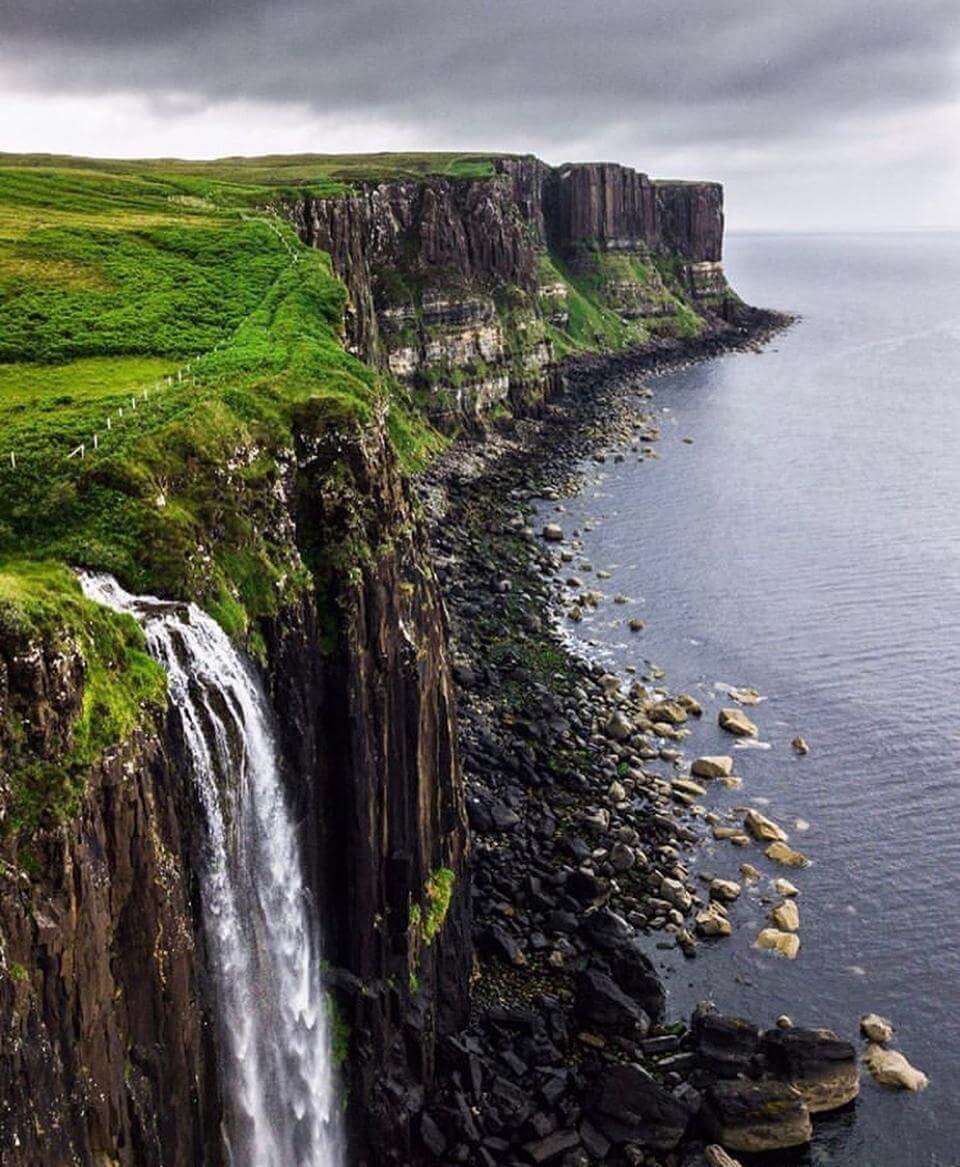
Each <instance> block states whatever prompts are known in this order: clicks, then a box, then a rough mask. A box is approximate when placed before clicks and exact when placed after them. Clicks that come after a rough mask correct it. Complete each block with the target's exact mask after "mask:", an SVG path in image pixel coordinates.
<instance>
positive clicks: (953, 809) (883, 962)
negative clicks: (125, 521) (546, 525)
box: [564, 232, 960, 1167]
mask: <svg viewBox="0 0 960 1167" xmlns="http://www.w3.org/2000/svg"><path fill="white" fill-rule="evenodd" d="M725 265H726V270H727V274H728V277H729V279H730V281H731V283H732V284H733V286H734V287H735V288H736V289H737V291H738V292H739V293H740V294H741V295H742V296H743V297H744V299H746V300H747V301H748V302H750V303H753V304H760V305H763V306H764V307H771V308H778V309H782V310H785V311H790V312H795V313H798V314H799V315H800V317H801V319H800V320H799V321H798V322H797V323H796V324H795V325H794V326H793V327H792V328H791V329H790V330H789V331H787V332H785V333H782V334H780V335H779V336H777V337H776V338H775V339H774V340H773V341H772V342H771V344H770V345H769V346H768V347H767V348H765V349H764V351H763V352H762V353H736V354H731V355H728V356H725V357H722V358H719V359H716V360H713V361H710V362H706V363H703V364H699V365H695V366H693V367H690V368H688V369H684V370H680V371H676V372H671V373H668V374H665V375H662V376H660V377H658V378H655V379H653V380H652V381H651V382H650V383H651V384H652V386H653V387H654V389H655V397H654V401H653V403H652V408H653V409H654V411H655V412H656V414H657V417H658V420H659V424H660V428H661V438H660V441H659V442H658V443H657V445H656V447H655V449H656V450H657V453H658V455H659V457H658V458H657V459H656V460H652V459H649V460H645V461H643V462H640V461H638V459H637V456H636V454H633V453H629V452H628V453H627V457H626V458H625V460H624V461H623V462H620V463H617V462H614V461H613V460H612V459H608V460H607V461H606V462H605V463H604V464H602V465H599V466H598V465H595V464H593V463H590V464H588V466H587V470H586V472H587V482H586V485H585V487H584V489H583V491H582V493H581V494H580V495H579V496H577V497H576V498H574V499H570V500H567V501H566V503H565V505H566V506H567V510H568V512H569V514H568V516H566V517H565V519H564V526H565V527H569V526H573V525H574V524H575V523H576V525H582V524H583V523H587V524H588V525H589V526H592V530H589V531H585V532H584V534H583V543H584V553H585V555H586V558H587V559H588V560H589V561H590V562H591V563H592V564H593V567H594V568H595V569H599V568H605V569H608V570H610V571H611V572H612V578H611V579H610V581H609V582H608V583H607V584H605V585H604V586H605V588H606V589H607V591H608V595H612V594H613V593H614V592H615V591H619V592H622V593H624V594H625V595H627V596H628V597H629V599H630V603H629V604H628V605H625V606H618V605H613V604H611V603H610V602H609V600H608V601H606V602H604V603H602V604H601V605H600V607H599V608H598V609H597V612H596V614H594V615H592V616H588V617H587V619H585V620H584V622H583V623H582V624H581V625H579V626H577V627H576V631H575V634H576V635H577V636H578V637H582V638H583V639H584V640H586V641H588V642H590V647H591V651H593V652H594V653H598V654H600V655H601V656H603V657H604V658H605V659H606V660H607V661H608V663H609V664H610V665H611V666H613V667H618V668H621V669H622V668H624V667H625V666H628V665H632V666H635V667H637V669H638V670H639V671H640V672H643V671H644V669H645V667H646V664H645V662H648V661H652V662H655V663H656V664H657V665H659V666H660V667H661V668H662V669H664V670H665V674H666V676H665V681H664V683H665V684H666V685H668V686H669V687H670V689H671V691H673V692H677V691H683V690H686V691H689V692H692V693H694V694H696V695H697V696H698V697H699V698H700V700H701V701H702V702H703V704H704V706H705V708H706V712H705V715H704V717H703V719H702V721H700V722H699V723H697V724H695V725H694V727H693V733H692V734H691V737H690V738H689V739H688V741H687V743H686V746H685V749H686V751H687V754H688V756H691V757H692V756H696V755H697V754H703V753H729V752H731V746H732V744H733V741H732V739H731V738H730V737H729V736H728V735H726V734H724V733H723V732H722V731H720V730H719V729H718V728H717V724H716V713H717V709H718V708H720V707H721V705H724V704H726V705H729V704H731V702H730V700H729V698H728V697H726V696H725V695H724V693H723V691H722V689H721V688H719V687H718V686H722V685H741V686H755V687H756V688H757V689H758V690H759V691H760V693H761V694H762V695H763V697H764V698H765V699H764V700H763V701H762V702H761V704H759V705H758V706H756V707H755V708H753V709H748V710H746V712H747V713H748V714H749V715H750V716H751V717H752V718H753V719H754V720H755V721H756V722H757V723H758V725H759V727H760V731H761V732H760V740H761V741H762V742H763V743H766V744H768V745H769V748H768V749H763V748H751V749H741V750H736V751H735V753H734V756H735V759H736V772H737V773H738V774H739V775H741V776H742V778H743V782H744V784H743V789H742V790H739V791H724V790H723V789H722V788H720V787H719V784H717V783H714V784H712V785H711V789H710V791H709V794H708V797H707V799H706V800H705V802H706V805H708V806H709V807H710V808H712V809H719V810H727V809H731V808H734V807H739V806H746V805H751V806H755V807H757V808H758V809H760V810H761V811H762V812H763V813H765V814H767V815H768V816H769V817H771V818H773V819H775V820H776V821H777V822H778V823H780V824H782V825H783V826H784V827H785V828H786V829H787V830H789V831H790V836H791V843H792V844H793V845H794V846H796V847H798V848H800V849H801V850H802V851H804V852H805V853H807V854H808V855H809V856H810V857H811V859H812V861H813V862H812V864H811V865H810V867H808V868H806V869H805V870H802V871H799V872H797V873H793V872H789V871H787V872H784V871H783V870H778V871H776V872H773V871H771V870H770V869H771V866H772V865H770V864H769V863H767V862H766V861H765V860H764V859H763V857H762V853H761V851H760V849H759V848H758V847H751V848H749V849H744V850H741V849H739V848H735V847H732V846H731V845H730V844H729V843H725V842H722V843H715V842H713V841H712V840H707V841H705V842H704V844H703V845H702V846H701V847H700V848H699V849H698V850H697V852H696V857H695V861H694V864H693V868H694V870H699V871H701V872H711V873H715V874H717V875H721V876H726V877H732V878H739V876H738V867H739V864H740V863H741V862H744V861H749V862H753V863H756V864H757V865H758V866H761V867H763V868H764V869H765V876H766V875H767V874H786V875H788V876H789V877H790V878H791V879H793V881H794V882H795V883H796V884H797V885H798V886H799V888H800V892H801V894H800V897H799V900H798V905H799V908H800V917H801V927H800V937H801V944H802V947H801V951H800V955H799V957H798V958H797V959H796V960H795V961H788V960H784V959H781V958H777V957H774V956H771V955H770V954H767V953H760V952H758V951H757V950H756V949H755V948H754V947H753V941H754V940H755V938H756V935H757V932H758V931H759V929H760V928H761V927H763V926H765V924H766V922H767V921H766V916H767V913H768V911H769V908H770V895H769V880H768V879H767V878H766V877H765V878H764V879H763V880H762V881H761V882H760V883H759V884H757V885H754V886H753V887H746V886H745V890H744V894H743V895H742V897H741V899H740V900H739V902H738V903H737V904H735V905H734V906H733V907H732V909H731V918H732V921H733V924H734V934H733V936H732V937H731V938H729V939H725V940H721V941H715V942H706V943H703V944H701V945H700V949H699V955H698V957H697V959H696V960H694V961H689V962H688V961H685V960H684V959H683V958H682V957H680V956H679V954H676V953H675V952H658V953H657V956H658V958H659V960H660V963H661V965H662V966H663V968H664V970H665V972H666V976H667V983H668V986H669V989H670V996H671V1006H672V1008H673V1009H674V1011H676V1012H681V1013H682V1012H686V1011H688V1010H689V1009H690V1008H691V1007H692V1005H693V1004H694V1003H695V1002H696V1001H697V1000H699V999H701V998H703V997H712V998H713V999H714V1000H715V1001H716V1003H717V1004H718V1006H720V1007H721V1008H722V1009H723V1010H724V1011H730V1012H735V1013H740V1014H742V1015H744V1016H748V1017H751V1018H753V1019H755V1020H757V1021H758V1022H759V1023H761V1024H765V1025H772V1024H773V1022H774V1020H775V1018H776V1017H777V1016H778V1015H779V1014H781V1013H786V1014H788V1015H789V1016H791V1017H792V1018H793V1020H794V1021H795V1022H796V1023H797V1024H804V1025H816V1026H820V1025H822V1026H828V1027H829V1028H831V1029H834V1030H835V1031H836V1032H837V1033H838V1034H839V1035H841V1036H848V1037H851V1038H855V1039H856V1040H857V1042H858V1045H859V1044H860V1040H859V1036H858V1026H859V1018H860V1016H861V1014H863V1013H867V1012H877V1013H880V1014H882V1015H884V1016H885V1017H888V1018H889V1019H890V1020H891V1021H892V1022H893V1024H894V1026H895V1027H896V1037H895V1041H894V1045H895V1047H896V1048H897V1049H899V1050H900V1051H902V1052H903V1053H904V1054H906V1056H907V1057H908V1058H909V1059H910V1061H911V1062H912V1063H913V1064H914V1065H915V1066H917V1067H918V1068H919V1069H921V1070H923V1071H924V1072H925V1073H926V1074H928V1075H929V1077H930V1086H929V1088H928V1089H927V1090H926V1091H925V1092H923V1093H921V1094H909V1093H905V1092H904V1093H899V1092H893V1091H890V1090H888V1089H884V1088H882V1087H879V1086H877V1085H876V1084H875V1083H874V1082H873V1081H872V1080H871V1079H870V1077H869V1075H868V1074H866V1072H865V1075H864V1080H863V1087H862V1091H861V1096H860V1099H859V1100H858V1101H857V1103H856V1104H855V1106H854V1108H853V1110H852V1112H848V1113H843V1114H840V1115H836V1116H824V1117H822V1118H820V1119H818V1120H817V1122H816V1131H817V1133H816V1138H815V1140H814V1143H813V1144H812V1146H811V1147H810V1148H809V1149H808V1150H806V1151H804V1152H802V1153H800V1154H799V1155H798V1156H796V1157H795V1158H794V1159H787V1158H785V1157H784V1156H782V1155H780V1156H777V1157H776V1162H777V1163H778V1164H780V1163H786V1162H797V1163H810V1164H836V1165H844V1167H847V1165H851V1167H852V1165H857V1167H867V1165H869V1167H881V1165H888V1164H889V1165H890V1167H932V1165H933V1164H939V1165H940V1167H953V1165H954V1164H958V1163H960V1076H958V1072H957V1069H956V1065H955V1063H956V1060H957V1056H958V1051H960V834H958V832H960V375H958V354H960V298H958V295H957V290H958V277H957V272H958V271H960V235H957V234H949V233H932V232H931V233H927V232H909V233H908V232H903V233H891V234H862V235H733V236H731V237H730V238H729V240H728V246H727V255H726V257H725ZM684 438H688V439H692V443H687V442H684V441H683V439H684ZM571 516H572V517H571ZM631 616H640V617H642V619H643V620H644V621H646V630H645V631H644V632H642V633H638V634H631V633H630V632H629V631H628V630H627V628H626V620H627V619H629V618H630V617H631ZM797 734H801V735H802V736H803V737H804V738H806V739H807V741H808V742H809V744H810V753H809V754H808V755H807V756H806V757H798V756H796V755H795V754H794V752H793V750H792V749H791V746H790V742H791V739H792V738H793V737H794V736H795V735H797ZM798 824H799V825H798ZM764 897H766V898H765V899H764Z"/></svg>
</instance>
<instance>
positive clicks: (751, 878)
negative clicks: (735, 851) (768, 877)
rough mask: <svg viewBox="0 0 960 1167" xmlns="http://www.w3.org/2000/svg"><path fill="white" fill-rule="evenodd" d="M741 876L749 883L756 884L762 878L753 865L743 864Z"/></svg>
mask: <svg viewBox="0 0 960 1167" xmlns="http://www.w3.org/2000/svg"><path fill="white" fill-rule="evenodd" d="M740 874H741V875H742V876H743V878H744V879H745V880H746V881H747V882H748V883H756V882H757V880H758V879H759V878H760V872H759V871H758V869H757V868H756V867H754V865H753V864H752V863H741V864H740Z"/></svg>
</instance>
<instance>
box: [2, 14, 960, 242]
mask: <svg viewBox="0 0 960 1167" xmlns="http://www.w3.org/2000/svg"><path fill="white" fill-rule="evenodd" d="M958 76H960V0H906V2H905V0H149V2H147V0H0V111H2V114H3V116H2V118H0V150H12V151H53V152H65V153H74V154H91V155H101V156H113V157H121V156H123V157H145V156H158V155H163V156H169V155H177V156H181V157H215V156H218V155H226V154H257V153H278V152H301V151H311V152H337V151H361V150H384V149H387V150H400V149H441V150H442V149H452V150H506V151H515V152H528V151H529V152H533V153H536V154H539V155H540V156H541V157H543V158H545V159H546V160H547V161H550V162H563V161H567V160H580V161H586V160H595V159H612V160H615V161H621V162H626V163H629V164H631V165H634V166H637V167H638V168H640V169H642V170H646V171H648V172H649V173H650V174H653V175H659V176H662V177H684V178H713V179H719V180H721V181H723V182H724V183H725V184H726V187H727V210H728V217H729V221H730V225H731V226H733V227H739V228H747V229H764V228H770V227H773V228H776V227H791V228H808V227H815V228H820V227H824V228H833V227H837V228H843V227H850V226H857V225H859V226H867V227H882V226H931V225H933V226H936V225H946V226H960V83H958Z"/></svg>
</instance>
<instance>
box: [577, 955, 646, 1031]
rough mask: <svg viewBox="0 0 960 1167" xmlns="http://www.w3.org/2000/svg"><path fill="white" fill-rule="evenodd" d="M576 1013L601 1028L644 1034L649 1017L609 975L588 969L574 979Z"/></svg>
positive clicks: (585, 1022) (583, 1019) (591, 1026)
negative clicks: (575, 986) (575, 983)
mask: <svg viewBox="0 0 960 1167" xmlns="http://www.w3.org/2000/svg"><path fill="white" fill-rule="evenodd" d="M577 1015H578V1017H579V1019H580V1021H581V1023H582V1024H584V1025H585V1026H587V1027H588V1028H594V1029H598V1030H600V1031H601V1032H606V1031H614V1032H619V1033H622V1034H625V1035H631V1036H635V1037H645V1036H646V1034H647V1030H648V1029H649V1028H650V1018H649V1017H648V1016H647V1015H646V1013H645V1012H644V1011H643V1010H642V1009H641V1008H640V1006H639V1005H638V1004H637V1003H636V1001H634V1000H633V999H632V998H630V997H628V996H627V994H626V993H625V992H623V990H622V989H620V988H619V987H618V986H617V985H616V984H615V983H614V981H612V980H611V979H610V977H608V976H606V974H604V973H602V972H598V971H597V970H596V969H588V970H587V971H586V972H584V973H582V974H581V976H580V977H579V979H578V981H577Z"/></svg>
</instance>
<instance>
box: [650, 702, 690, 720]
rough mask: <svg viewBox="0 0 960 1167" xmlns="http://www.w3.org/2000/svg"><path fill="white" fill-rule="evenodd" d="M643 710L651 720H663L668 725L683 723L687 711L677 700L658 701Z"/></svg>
mask: <svg viewBox="0 0 960 1167" xmlns="http://www.w3.org/2000/svg"><path fill="white" fill-rule="evenodd" d="M645 712H646V715H647V717H649V718H650V720H651V721H653V722H658V721H665V722H666V723H667V724H668V725H683V723H684V722H685V721H686V720H687V711H686V709H684V707H683V706H682V705H681V704H680V702H679V701H658V702H657V703H656V704H655V705H650V706H648V707H647V709H646V710H645Z"/></svg>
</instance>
